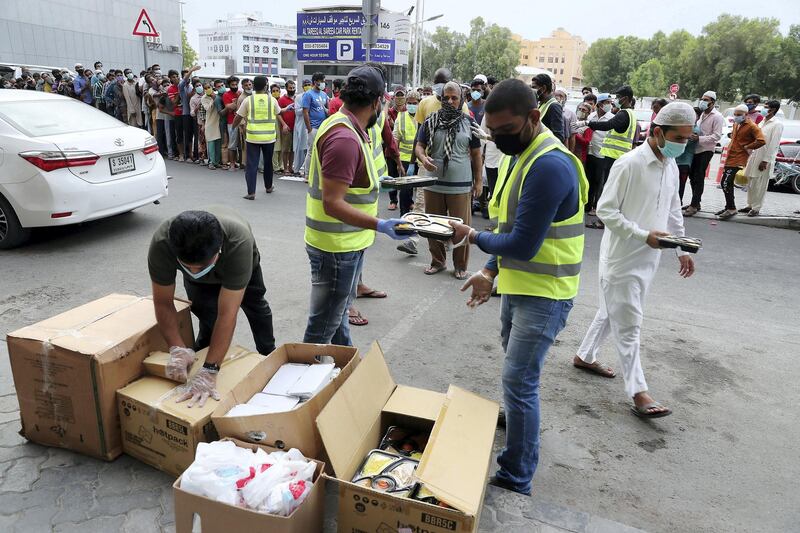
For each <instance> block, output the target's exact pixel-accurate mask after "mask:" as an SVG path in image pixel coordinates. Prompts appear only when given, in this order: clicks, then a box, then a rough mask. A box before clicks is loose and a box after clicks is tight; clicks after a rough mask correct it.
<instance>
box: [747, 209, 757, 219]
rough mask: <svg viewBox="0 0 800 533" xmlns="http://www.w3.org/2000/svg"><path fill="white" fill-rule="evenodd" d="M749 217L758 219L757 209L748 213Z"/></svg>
mask: <svg viewBox="0 0 800 533" xmlns="http://www.w3.org/2000/svg"><path fill="white" fill-rule="evenodd" d="M747 216H749V217H757V216H758V211H756V210H755V209H751V210H750V212H748V213H747Z"/></svg>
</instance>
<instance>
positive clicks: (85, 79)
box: [72, 68, 94, 105]
mask: <svg viewBox="0 0 800 533" xmlns="http://www.w3.org/2000/svg"><path fill="white" fill-rule="evenodd" d="M91 78H92V71H91V70H90V69H88V68H87V69H85V70H82V71H80V72H78V75H77V76H75V81H74V82H72V88H73V89H74V90H75V97H76V98H79V99H81V100H83V102H84V103H86V104H90V105H91V104H92V102H94V97H93V96H92V84H91V83H90V81H91Z"/></svg>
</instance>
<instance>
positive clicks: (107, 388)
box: [7, 294, 194, 460]
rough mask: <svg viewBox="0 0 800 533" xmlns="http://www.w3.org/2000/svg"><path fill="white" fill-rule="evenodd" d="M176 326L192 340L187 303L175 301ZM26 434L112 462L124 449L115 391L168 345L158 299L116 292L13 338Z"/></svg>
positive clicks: (10, 338) (11, 347)
mask: <svg viewBox="0 0 800 533" xmlns="http://www.w3.org/2000/svg"><path fill="white" fill-rule="evenodd" d="M175 308H176V309H177V312H178V329H179V331H180V335H181V338H182V339H183V340H184V342H186V343H187V345H189V346H191V344H192V343H193V342H194V338H193V335H192V319H191V315H190V314H189V303H188V302H185V301H182V300H175ZM7 342H8V353H9V356H10V359H11V371H12V373H13V375H14V386H15V388H16V391H17V397H18V398H19V408H20V418H21V421H22V431H21V433H22V435H24V436H25V438H27V439H28V440H30V441H33V442H37V443H39V444H44V445H46V446H58V447H61V448H67V449H70V450H74V451H76V452H80V453H83V454H86V455H91V456H93V457H97V458H99V459H105V460H112V459H115V458H116V457H118V456H119V455H120V454H121V453H122V441H121V439H120V419H119V412H118V410H117V402H116V392H117V389H119V388H120V387H124V386H125V385H127V384H128V383H130V382H132V381H134V380H135V379H137V378H138V377H139V376H141V375H142V360H144V358H145V357H147V354H149V353H150V352H151V351H153V350H164V349H168V348H169V347H168V346H167V343H166V341H164V338H163V337H162V336H161V332H160V331H159V329H158V324H157V322H156V315H155V309H154V308H153V300H152V299H150V298H143V297H139V296H133V295H129V294H110V295H108V296H104V297H103V298H99V299H97V300H94V301H92V302H89V303H87V304H84V305H81V306H79V307H76V308H74V309H71V310H69V311H66V312H64V313H61V314H59V315H56V316H54V317H52V318H48V319H47V320H43V321H42V322H39V323H37V324H34V325H32V326H27V327H24V328H22V329H19V330H17V331H14V332H13V333H9V334H8V337H7Z"/></svg>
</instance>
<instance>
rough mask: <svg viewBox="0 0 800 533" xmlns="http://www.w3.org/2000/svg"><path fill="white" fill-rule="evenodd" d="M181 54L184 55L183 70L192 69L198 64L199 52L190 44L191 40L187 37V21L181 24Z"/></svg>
mask: <svg viewBox="0 0 800 533" xmlns="http://www.w3.org/2000/svg"><path fill="white" fill-rule="evenodd" d="M181 54H183V68H189V67H192V66H194V65H195V63H197V52H195V51H194V48H192V45H191V44H189V38H188V37H187V36H186V21H183V24H181Z"/></svg>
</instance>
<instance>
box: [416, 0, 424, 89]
mask: <svg viewBox="0 0 800 533" xmlns="http://www.w3.org/2000/svg"><path fill="white" fill-rule="evenodd" d="M421 2H422V13H421V14H420V19H421V20H420V23H419V29H418V30H417V31H419V35H420V40H422V39H424V37H423V36H424V35H425V31H424V29H423V26H424V24H425V23H424V22H423V20H425V0H421ZM420 44H422V43H421V42H420ZM417 56H418V60H417V79H418V80H419V81H420V83H422V46H418V47H417Z"/></svg>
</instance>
